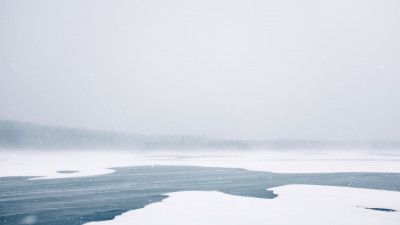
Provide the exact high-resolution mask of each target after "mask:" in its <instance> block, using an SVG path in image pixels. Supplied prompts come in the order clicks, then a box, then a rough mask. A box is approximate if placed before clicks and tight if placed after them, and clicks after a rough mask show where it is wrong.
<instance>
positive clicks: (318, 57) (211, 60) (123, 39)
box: [0, 0, 400, 139]
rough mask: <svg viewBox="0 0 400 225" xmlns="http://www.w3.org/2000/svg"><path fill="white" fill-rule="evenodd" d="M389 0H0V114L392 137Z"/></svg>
mask: <svg viewBox="0 0 400 225" xmlns="http://www.w3.org/2000/svg"><path fill="white" fill-rule="evenodd" d="M399 12H400V1H397V0H393V1H389V0H386V1H385V0H375V1H368V0H346V1H344V0H339V1H325V0H323V1H311V0H306V1H294V0H283V1H263V0H253V1H252V0H250V1H248V0H246V1H244V0H243V1H238V0H233V1H222V0H213V1H210V0H202V1H197V0H196V1H183V0H182V1H181V0H176V1H170V0H169V1H162V0H160V1H152V0H150V1H128V0H127V1H123V0H113V1H111V0H108V1H105V0H85V1H72V0H68V1H67V0H65V1H59V0H38V1H28V0H24V1H22V0H1V1H0V32H1V35H0V119H9V120H20V121H26V122H34V123H40V124H47V125H59V126H69V127H78V128H91V129H106V130H116V131H134V132H138V133H144V134H146V133H149V134H172V135H174V134H192V135H209V136H216V137H223V138H236V139H237V138H240V139H275V138H306V139H400V119H399V115H400V103H399V102H400V88H399V87H400V42H399V40H400V13H399Z"/></svg>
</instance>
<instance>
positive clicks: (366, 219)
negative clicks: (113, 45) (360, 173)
mask: <svg viewBox="0 0 400 225" xmlns="http://www.w3.org/2000/svg"><path fill="white" fill-rule="evenodd" d="M269 190H273V191H274V192H275V193H276V194H278V197H276V198H275V199H257V198H249V197H239V196H232V195H227V194H223V193H220V192H199V191H188V192H176V193H170V194H168V195H169V196H170V197H169V198H167V199H165V200H164V201H163V202H159V203H154V204H151V205H147V206H146V207H145V208H142V209H137V210H132V211H129V212H126V213H123V214H122V215H120V216H116V217H115V218H114V219H113V220H109V221H101V222H90V223H87V224H86V225H128V224H129V225H130V224H141V225H151V224H165V225H168V224H171V225H172V224H173V225H180V224H182V225H187V224H191V225H196V224H199V225H203V224H208V225H213V224H216V225H220V224H230V225H239V224H240V225H241V224H243V225H244V224H246V225H247V224H252V225H257V224H274V225H280V224H282V225H288V224H307V225H314V224H315V225H320V224H325V225H329V224H335V225H337V224H340V225H347V224H348V225H355V224H363V225H373V224H376V225H380V224H385V225H390V224H394V225H397V224H399V222H400V212H399V210H400V192H393V191H379V190H368V189H360V188H347V187H331V186H317V185H287V186H281V187H275V188H271V189H269ZM365 208H388V209H394V210H396V212H382V211H375V210H370V209H365Z"/></svg>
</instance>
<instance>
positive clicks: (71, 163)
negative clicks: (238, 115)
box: [0, 150, 400, 179]
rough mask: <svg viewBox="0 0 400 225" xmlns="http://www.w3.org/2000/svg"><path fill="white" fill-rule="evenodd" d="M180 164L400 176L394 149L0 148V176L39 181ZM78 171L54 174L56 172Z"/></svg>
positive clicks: (397, 153) (399, 161)
mask: <svg viewBox="0 0 400 225" xmlns="http://www.w3.org/2000/svg"><path fill="white" fill-rule="evenodd" d="M142 165H182V166H204V167H226V168H243V169H248V170H253V171H269V172H276V173H328V172H395V173H398V172H400V151H394V150H392V151H391V150H380V151H370V150H368V151H367V150H364V151H362V150H348V151H345V150H337V151H334V150H331V151H306V150H290V151H288V150H286V151H278V150H276V151H271V150H270V151H250V152H245V151H234V152H232V151H225V152H224V151H220V152H204V151H202V152H200V151H196V152H167V151H160V152H151V153H143V152H137V151H136V152H128V151H114V150H110V151H79V152H78V151H58V152H50V151H11V150H0V177H7V176H40V177H42V178H41V179H52V178H68V177H82V176H93V175H101V174H107V173H112V172H113V171H114V170H112V169H110V168H114V167H126V166H142ZM65 170H68V171H78V172H76V173H58V172H57V171H65Z"/></svg>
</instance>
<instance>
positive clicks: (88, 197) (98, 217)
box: [0, 166, 400, 225]
mask: <svg viewBox="0 0 400 225" xmlns="http://www.w3.org/2000/svg"><path fill="white" fill-rule="evenodd" d="M115 170H116V172H115V173H112V174H107V175H99V176H92V177H81V178H64V179H50V180H28V177H8V178H0V194H1V198H0V224H7V225H14V224H38V225H50V224H52V225H66V224H68V225H78V224H84V223H86V222H90V221H102V220H110V219H113V218H114V217H115V216H116V215H119V214H121V213H123V212H127V211H129V210H133V209H139V208H142V207H144V206H146V205H148V204H151V203H154V202H159V201H161V200H163V199H164V198H167V197H168V196H166V195H165V193H169V192H177V191H220V192H223V193H226V194H231V195H238V196H246V197H255V198H274V197H276V195H275V194H274V193H273V192H271V191H266V190H265V189H266V188H271V187H276V186H281V185H287V184H317V185H331V186H346V187H359V188H370V189H381V190H392V191H400V174H397V173H329V174H326V173H324V174H317V173H315V174H278V173H268V172H256V171H247V170H243V169H231V168H206V167H187V166H155V167H152V166H141V167H124V168H116V169H115ZM61 172H65V171H61ZM68 172H70V171H68ZM68 172H67V173H68Z"/></svg>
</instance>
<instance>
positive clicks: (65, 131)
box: [0, 120, 400, 150]
mask: <svg viewBox="0 0 400 225" xmlns="http://www.w3.org/2000/svg"><path fill="white" fill-rule="evenodd" d="M0 148H3V149H138V150H140V149H175V150H181V149H182V150H183V149H238V150H250V149H329V148H330V149H334V148H336V149H350V148H363V149H380V148H385V149H388V148H392V149H400V141H388V140H374V141H359V140H358V141H354V140H347V141H328V140H300V139H279V140H260V141H254V140H251V141H250V140H247V141H246V140H225V139H218V138H211V137H203V136H189V135H141V134H136V133H124V132H113V131H100V130H89V129H76V128H66V127H54V126H44V125H37V124H31V123H23V122H17V121H8V120H7V121H0Z"/></svg>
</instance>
